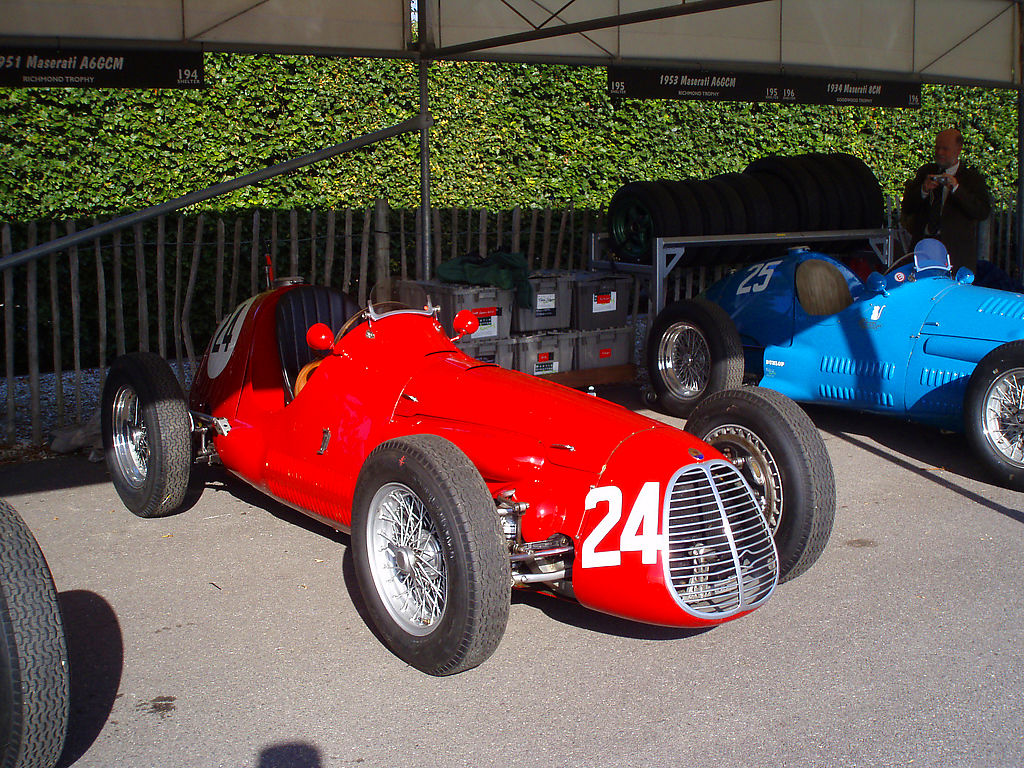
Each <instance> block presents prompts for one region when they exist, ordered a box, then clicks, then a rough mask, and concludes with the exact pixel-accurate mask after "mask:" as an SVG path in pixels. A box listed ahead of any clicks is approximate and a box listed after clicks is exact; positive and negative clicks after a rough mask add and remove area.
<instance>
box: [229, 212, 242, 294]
mask: <svg viewBox="0 0 1024 768" xmlns="http://www.w3.org/2000/svg"><path fill="white" fill-rule="evenodd" d="M241 254H242V220H241V219H239V218H236V219H235V240H234V243H233V244H232V248H231V287H230V288H229V289H228V311H229V312H230V311H231V310H233V309H234V308H235V307H236V306H237V305H238V270H239V268H240V266H241V265H240V259H241Z"/></svg>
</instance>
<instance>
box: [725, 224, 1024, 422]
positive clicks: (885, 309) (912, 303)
mask: <svg viewBox="0 0 1024 768" xmlns="http://www.w3.org/2000/svg"><path fill="white" fill-rule="evenodd" d="M923 242H924V243H926V244H928V243H932V244H934V245H935V246H938V249H940V250H941V256H939V255H938V254H937V253H936V249H934V247H933V246H930V245H927V246H925V247H924V248H922V247H921V246H918V252H917V254H916V256H917V257H916V258H915V259H914V260H913V261H912V262H911V263H907V264H904V265H902V266H899V267H898V268H896V269H894V270H891V271H890V272H889V273H888V274H886V275H884V276H883V275H880V274H878V273H874V274H872V275H871V276H869V277H868V279H867V280H866V281H863V282H862V281H861V280H860V279H859V278H858V277H857V275H856V274H854V272H852V271H851V270H850V269H848V268H847V267H846V266H845V265H843V263H842V262H840V261H839V260H837V259H835V258H832V257H831V256H827V255H825V254H822V253H817V252H813V251H808V250H806V249H793V250H791V251H789V252H788V253H787V254H786V255H785V256H784V257H782V258H777V259H773V260H770V261H765V262H761V263H758V264H754V265H752V266H750V267H746V268H744V269H741V270H740V271H738V272H735V273H734V274H732V275H730V276H729V277H727V278H725V279H723V280H721V281H719V282H718V283H716V284H715V285H713V286H711V287H710V288H709V289H708V290H707V292H706V294H705V296H706V298H707V299H709V300H711V301H713V302H715V303H716V304H718V305H720V306H721V307H722V308H723V309H725V311H726V312H728V313H729V315H730V316H731V317H732V319H733V321H734V322H735V324H736V327H737V329H738V330H739V333H740V338H741V340H742V342H743V347H744V354H745V359H746V374H747V377H748V378H754V379H755V380H756V381H757V383H758V384H759V385H760V386H762V387H767V388H769V389H774V390H776V391H778V392H782V393H783V394H785V395H788V396H789V397H791V398H793V399H794V400H796V401H798V402H804V403H822V404H827V405H835V406H840V407H844V408H852V409H856V410H861V411H871V412H874V413H883V414H890V415H893V416H898V417H902V418H908V419H910V420H912V421H917V422H922V423H927V424H932V425H935V426H938V427H942V428H945V429H952V430H958V431H962V430H963V429H964V424H963V400H964V393H965V390H966V389H967V383H968V380H969V378H970V376H971V374H972V373H973V372H974V369H975V367H976V366H977V364H978V361H980V360H981V358H982V357H984V356H985V355H986V354H987V353H988V352H990V351H991V350H993V349H995V348H996V347H998V346H1000V345H1001V344H1004V343H1006V342H1008V341H1015V340H1018V339H1024V295H1021V294H1017V293H1008V292H1006V291H1000V290H995V289H991V288H981V287H978V286H974V285H971V284H970V283H971V281H972V279H973V276H972V275H971V273H970V272H969V271H967V270H962V271H961V272H960V273H959V274H958V275H957V279H954V278H953V277H952V276H951V275H950V271H949V266H948V264H949V262H948V257H947V256H946V255H945V249H944V248H942V246H941V245H940V244H938V243H937V242H936V241H923ZM929 248H932V250H931V251H929ZM926 251H927V253H926ZM815 259H819V260H823V261H825V262H827V263H829V264H832V265H834V266H835V267H836V268H837V269H838V270H839V273H840V274H841V275H842V277H843V278H844V279H845V280H846V283H847V286H848V287H849V289H850V296H851V297H852V303H850V304H849V306H846V307H845V308H843V309H840V310H839V311H837V312H834V313H833V314H825V315H811V314H808V313H807V312H806V311H805V309H804V306H803V305H802V304H801V301H800V298H801V297H798V296H797V281H796V273H797V269H798V268H799V267H800V265H801V264H802V263H803V262H805V261H809V260H815Z"/></svg>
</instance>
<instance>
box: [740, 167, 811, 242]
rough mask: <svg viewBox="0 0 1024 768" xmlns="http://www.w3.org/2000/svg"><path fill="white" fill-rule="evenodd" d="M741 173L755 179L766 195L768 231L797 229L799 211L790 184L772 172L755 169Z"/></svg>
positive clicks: (793, 230)
mask: <svg viewBox="0 0 1024 768" xmlns="http://www.w3.org/2000/svg"><path fill="white" fill-rule="evenodd" d="M743 173H744V175H746V176H750V177H751V178H752V179H754V180H756V181H757V183H758V184H760V185H761V188H762V189H764V191H765V194H766V195H767V196H768V199H769V201H770V205H771V208H770V210H771V221H772V224H771V227H770V228H769V231H770V232H797V231H799V229H800V211H799V208H798V207H797V202H796V196H795V195H794V194H793V191H792V188H791V187H790V185H789V184H787V183H786V182H785V181H783V180H782V179H780V178H779V177H778V176H776V175H775V174H772V173H758V172H757V171H744V172H743Z"/></svg>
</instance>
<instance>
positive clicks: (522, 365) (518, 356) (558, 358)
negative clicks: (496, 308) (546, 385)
mask: <svg viewBox="0 0 1024 768" xmlns="http://www.w3.org/2000/svg"><path fill="white" fill-rule="evenodd" d="M576 336H577V333H576V332H575V331H548V332H546V333H537V334H533V335H531V336H519V337H517V338H515V339H513V340H512V341H513V342H514V344H515V359H514V363H513V365H514V367H515V369H516V370H517V371H522V372H523V373H528V374H530V375H531V376H544V375H546V374H549V373H560V372H562V371H571V370H572V368H573V347H574V346H575V342H576Z"/></svg>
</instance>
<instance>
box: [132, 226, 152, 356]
mask: <svg viewBox="0 0 1024 768" xmlns="http://www.w3.org/2000/svg"><path fill="white" fill-rule="evenodd" d="M134 231H135V285H136V287H137V289H138V292H139V295H138V296H137V297H136V298H137V302H138V303H137V308H138V317H139V352H148V351H149V298H148V292H147V290H146V253H145V250H144V247H143V241H142V224H141V223H140V224H136V225H135V227H134Z"/></svg>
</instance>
